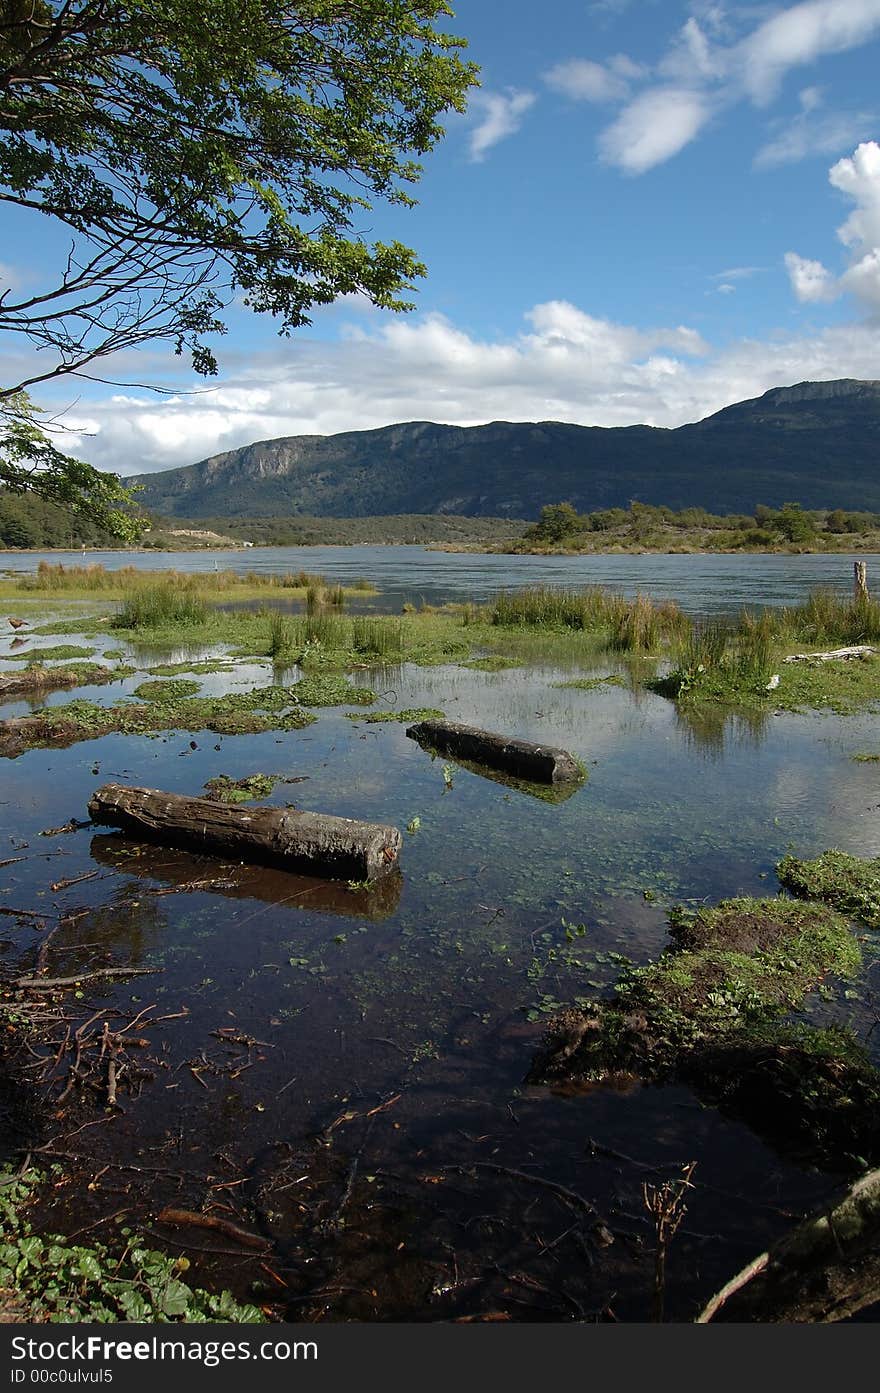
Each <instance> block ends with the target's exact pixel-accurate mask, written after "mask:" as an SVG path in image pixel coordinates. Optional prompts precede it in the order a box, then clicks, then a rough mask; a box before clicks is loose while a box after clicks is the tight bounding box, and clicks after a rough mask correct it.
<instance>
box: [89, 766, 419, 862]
mask: <svg viewBox="0 0 880 1393" xmlns="http://www.w3.org/2000/svg"><path fill="white" fill-rule="evenodd" d="M89 816H90V817H91V819H92V821H93V822H100V823H106V824H108V825H109V826H111V827H122V828H124V829H125V830H126V831H128V832H136V833H137V834H138V835H139V836H141V837H145V838H146V839H147V840H152V841H160V842H165V843H168V844H170V845H171V846H182V847H189V848H192V849H194V850H196V851H201V852H214V853H217V852H219V853H220V854H222V855H225V856H234V857H236V858H237V859H239V860H242V861H258V862H260V863H262V864H264V865H270V866H281V867H283V868H285V869H287V870H293V871H302V872H308V873H310V874H312V875H320V876H327V877H329V878H330V879H331V880H352V881H367V880H375V879H377V878H378V877H379V876H382V875H385V874H386V872H388V871H389V870H390V869H391V868H392V866H393V865H394V864H395V863H396V861H397V857H398V855H399V853H400V847H401V843H402V840H403V839H402V837H401V834H400V832H399V831H398V829H397V828H396V827H383V826H380V825H379V824H377V823H373V822H360V821H356V820H355V819H353V818H347V817H330V816H328V815H326V814H324V813H307V812H300V811H298V810H297V809H294V808H266V807H254V806H253V805H250V804H249V805H246V806H242V805H240V804H227V803H215V802H214V801H213V800H212V799H210V798H188V797H186V796H185V795H183V794H179V793H163V792H162V791H161V790H159V789H155V788H126V787H124V786H123V785H122V784H105V785H104V787H103V788H99V789H97V790H96V791H95V793H93V794H92V797H91V799H90V800H89Z"/></svg>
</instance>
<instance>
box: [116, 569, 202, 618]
mask: <svg viewBox="0 0 880 1393" xmlns="http://www.w3.org/2000/svg"><path fill="white" fill-rule="evenodd" d="M207 619H208V605H207V603H206V602H205V600H204V599H203V598H202V596H201V595H199V594H197V593H196V592H195V591H194V590H192V589H188V588H184V589H180V588H178V586H177V585H175V584H174V583H172V582H170V581H167V580H166V581H164V582H161V583H159V584H157V583H156V582H155V581H154V582H153V584H152V585H142V586H140V587H139V588H138V589H136V590H133V591H132V592H130V593H129V594H128V595H127V596H126V597H125V599H124V601H123V605H122V609H121V610H120V611H119V613H118V614H117V615H116V616H115V618H114V620H113V623H112V627H113V628H114V629H161V628H165V627H167V626H180V627H187V628H189V627H192V628H199V627H200V626H201V625H203V624H205V623H206V621H207Z"/></svg>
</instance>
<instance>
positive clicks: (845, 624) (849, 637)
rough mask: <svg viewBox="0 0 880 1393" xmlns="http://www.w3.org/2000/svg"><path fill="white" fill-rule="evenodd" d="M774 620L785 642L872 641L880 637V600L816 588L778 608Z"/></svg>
mask: <svg viewBox="0 0 880 1393" xmlns="http://www.w3.org/2000/svg"><path fill="white" fill-rule="evenodd" d="M750 618H752V619H753V618H754V616H750ZM745 619H746V616H745V615H744V616H743V621H745ZM770 622H772V624H773V631H774V634H775V637H776V638H777V639H778V640H779V641H780V642H783V643H785V642H788V643H792V642H796V643H811V644H812V643H819V644H840V645H841V646H843V645H849V644H857V643H871V642H874V641H876V640H880V600H874V599H870V598H868V599H858V600H857V599H854V598H853V597H852V596H850V595H843V594H840V593H838V592H837V591H834V590H827V589H826V590H813V591H811V592H810V594H809V595H808V596H807V598H806V600H805V601H804V603H803V604H802V605H795V606H792V607H786V608H784V609H780V610H778V611H775V612H774V614H773V619H772V621H770Z"/></svg>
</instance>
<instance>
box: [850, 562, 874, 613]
mask: <svg viewBox="0 0 880 1393" xmlns="http://www.w3.org/2000/svg"><path fill="white" fill-rule="evenodd" d="M853 597H854V599H855V602H856V604H857V605H860V604H865V603H866V602H867V601H868V600H869V599H870V598H871V596H870V593H869V591H868V564H867V562H866V561H855V562H853Z"/></svg>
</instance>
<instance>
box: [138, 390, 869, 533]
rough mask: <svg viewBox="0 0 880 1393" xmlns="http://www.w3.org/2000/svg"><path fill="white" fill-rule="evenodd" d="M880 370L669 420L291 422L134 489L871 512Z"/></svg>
mask: <svg viewBox="0 0 880 1393" xmlns="http://www.w3.org/2000/svg"><path fill="white" fill-rule="evenodd" d="M878 447H880V383H878V382H867V381H866V382H861V381H856V380H854V379H842V380H840V381H834V382H801V383H798V384H796V385H794V386H790V387H777V388H774V389H772V390H771V391H769V392H765V393H764V395H763V396H761V397H757V398H755V399H754V400H751V401H745V402H738V403H736V404H735V405H733V406H729V407H725V408H724V410H722V411H719V412H716V413H715V414H714V415H713V416H709V417H707V418H706V419H705V420H704V421H699V422H696V423H694V424H692V425H686V426H681V427H679V429H677V430H659V429H656V428H654V427H649V426H628V427H625V428H614V429H603V428H601V427H589V426H574V425H567V424H565V423H562V422H558V421H541V422H534V423H532V422H525V423H512V422H507V421H493V422H491V423H490V424H488V425H485V426H472V427H461V426H444V425H438V424H436V423H433V422H430V421H410V422H406V423H403V424H399V425H393V426H386V427H384V428H382V429H380V430H371V431H348V432H345V433H343V434H340V435H331V436H315V435H311V436H290V437H285V438H282V439H279V440H262V441H257V442H255V443H254V444H253V445H247V446H244V447H243V448H242V449H239V450H229V451H227V452H226V453H225V454H221V455H215V456H213V457H212V458H210V459H207V460H203V461H201V463H199V464H194V465H190V466H188V467H186V468H184V469H174V470H169V471H167V472H165V473H162V474H149V475H142V476H140V477H139V479H138V482H139V483H142V484H143V485H144V491H143V493H142V494H141V499H142V501H143V503H144V505H145V506H146V507H148V508H152V509H154V510H156V511H157V512H160V513H164V514H166V515H171V516H178V517H187V518H194V517H207V516H223V515H228V516H235V517H247V516H251V517H258V516H272V515H278V514H286V515H290V514H313V515H316V516H319V517H322V516H323V517H333V516H335V517H364V516H370V515H380V514H389V513H457V514H462V515H465V516H483V517H488V516H496V517H497V516H508V517H536V516H537V514H538V512H539V510H540V508H541V507H542V506H543V504H545V503H548V502H559V501H561V500H563V499H568V500H569V501H570V502H571V503H573V504H574V505H575V507H576V508H578V509H579V510H581V511H589V510H591V509H594V508H605V507H612V506H626V504H627V503H628V502H629V501H630V499H632V498H638V499H640V500H641V501H643V502H646V503H665V504H668V505H669V506H670V507H673V508H683V507H689V506H692V505H696V506H703V507H707V508H710V509H712V510H713V511H717V512H728V511H729V512H751V511H752V510H753V509H754V507H755V505H756V504H757V503H768V504H771V505H779V504H781V503H784V502H787V501H789V500H797V501H799V502H801V503H803V504H804V505H805V506H806V507H814V508H818V507H831V506H840V507H844V508H854V509H862V508H864V509H870V510H872V511H880V469H878V464H880V448H878Z"/></svg>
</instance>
